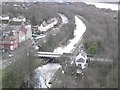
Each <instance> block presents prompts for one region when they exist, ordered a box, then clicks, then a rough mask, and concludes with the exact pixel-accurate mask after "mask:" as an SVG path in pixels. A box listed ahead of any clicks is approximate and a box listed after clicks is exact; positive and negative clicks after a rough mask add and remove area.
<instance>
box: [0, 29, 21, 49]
mask: <svg viewBox="0 0 120 90" xmlns="http://www.w3.org/2000/svg"><path fill="white" fill-rule="evenodd" d="M0 41H1V42H0V45H2V47H3V48H4V49H6V50H14V49H16V48H17V47H18V45H19V41H18V33H17V32H16V31H15V30H11V29H9V30H8V29H6V30H3V32H2V34H1V36H0Z"/></svg>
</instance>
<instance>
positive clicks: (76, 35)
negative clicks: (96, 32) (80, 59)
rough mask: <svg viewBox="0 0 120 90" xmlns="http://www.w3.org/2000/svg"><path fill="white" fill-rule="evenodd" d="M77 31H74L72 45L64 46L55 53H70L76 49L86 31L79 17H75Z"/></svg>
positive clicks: (55, 50)
mask: <svg viewBox="0 0 120 90" xmlns="http://www.w3.org/2000/svg"><path fill="white" fill-rule="evenodd" d="M75 24H76V29H75V30H74V38H73V39H72V40H70V43H69V44H68V45H67V46H62V47H58V48H56V49H54V52H58V53H59V52H60V53H70V52H71V51H72V49H74V46H75V44H77V43H78V41H79V40H80V39H81V38H82V35H83V34H84V32H85V31H86V26H85V24H84V23H83V22H82V21H81V19H80V18H78V16H75Z"/></svg>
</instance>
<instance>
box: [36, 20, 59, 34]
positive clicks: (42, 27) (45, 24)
mask: <svg viewBox="0 0 120 90" xmlns="http://www.w3.org/2000/svg"><path fill="white" fill-rule="evenodd" d="M57 23H58V20H57V18H52V19H50V20H48V21H44V22H43V23H42V24H41V25H40V26H39V27H38V30H39V31H40V32H46V31H47V30H49V29H51V28H52V27H54V26H55V25H56V24H57Z"/></svg>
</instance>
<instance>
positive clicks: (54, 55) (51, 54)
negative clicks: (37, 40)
mask: <svg viewBox="0 0 120 90" xmlns="http://www.w3.org/2000/svg"><path fill="white" fill-rule="evenodd" d="M35 56H37V57H47V58H48V57H49V58H59V57H61V56H66V57H67V56H73V54H71V53H55V52H37V53H36V54H35Z"/></svg>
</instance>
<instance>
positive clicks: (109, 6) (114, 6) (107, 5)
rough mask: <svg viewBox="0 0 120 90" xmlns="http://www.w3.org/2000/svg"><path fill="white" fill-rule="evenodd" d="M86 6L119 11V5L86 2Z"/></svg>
mask: <svg viewBox="0 0 120 90" xmlns="http://www.w3.org/2000/svg"><path fill="white" fill-rule="evenodd" d="M85 3H86V4H88V5H89V4H90V5H95V7H97V8H105V9H111V10H118V4H108V3H90V2H85Z"/></svg>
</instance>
